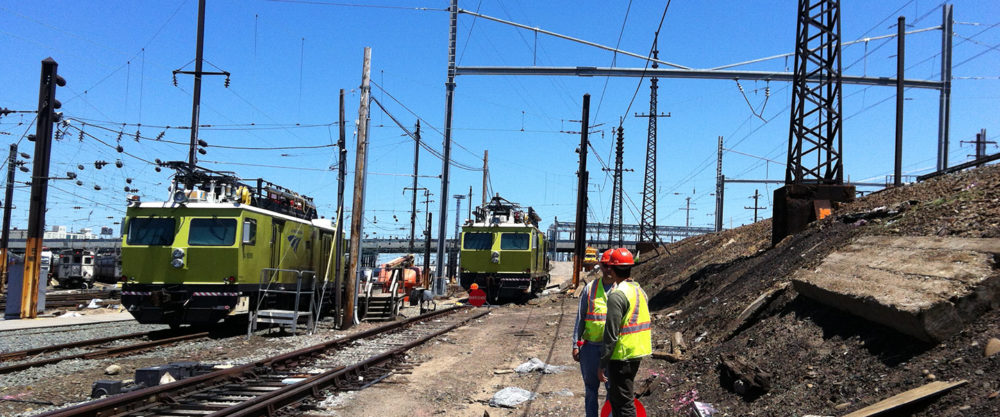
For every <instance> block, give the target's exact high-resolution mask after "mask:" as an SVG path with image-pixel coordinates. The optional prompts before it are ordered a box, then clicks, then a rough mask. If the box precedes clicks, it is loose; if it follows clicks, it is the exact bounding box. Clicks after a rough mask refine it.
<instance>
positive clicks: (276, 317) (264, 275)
mask: <svg viewBox="0 0 1000 417" xmlns="http://www.w3.org/2000/svg"><path fill="white" fill-rule="evenodd" d="M282 273H285V274H295V290H290V289H287V288H286V287H284V286H281V285H280V283H279V282H277V281H279V277H280V276H281V274H282ZM306 280H308V282H307V283H305V284H306V285H305V286H307V287H308V288H303V287H304V285H303V284H304V281H306ZM316 281H317V280H316V273H315V272H314V271H300V270H295V269H280V268H264V269H262V270H261V271H260V283H259V284H258V285H259V287H258V288H259V289H258V297H257V305H256V308H254V309H253V310H252V311H251V312H250V319H249V320H248V321H249V324H248V325H247V338H249V337H250V335H252V334H253V332H254V331H255V330H257V325H258V324H259V323H271V324H277V325H279V326H287V327H290V328H291V330H292V335H295V332H296V331H297V329H298V325H299V321H300V319H301V318H303V317H304V318H306V329H307V332H308V333H309V334H312V333H313V332H315V331H316V320H315V316H314V313H313V312H314V306H315V305H316ZM272 286H275V287H276V288H272ZM304 293H305V294H306V295H307V296H308V297H307V298H306V300H307V303H308V305H307V306H305V309H303V308H302V306H301V302H302V296H303V294H304ZM280 294H288V295H294V301H293V303H292V309H291V310H282V309H273V308H265V306H266V305H267V302H268V301H270V300H271V299H272V298H273V297H275V296H278V295H280Z"/></svg>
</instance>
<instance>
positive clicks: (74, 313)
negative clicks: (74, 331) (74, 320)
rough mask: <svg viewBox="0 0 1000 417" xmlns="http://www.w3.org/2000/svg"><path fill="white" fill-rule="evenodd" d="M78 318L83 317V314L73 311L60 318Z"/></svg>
mask: <svg viewBox="0 0 1000 417" xmlns="http://www.w3.org/2000/svg"><path fill="white" fill-rule="evenodd" d="M80 316H83V314H80V313H77V312H75V311H70V312H68V313H66V314H63V315H62V317H80Z"/></svg>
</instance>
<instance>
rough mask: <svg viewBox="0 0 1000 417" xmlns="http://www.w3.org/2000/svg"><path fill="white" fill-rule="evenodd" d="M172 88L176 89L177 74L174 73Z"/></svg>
mask: <svg viewBox="0 0 1000 417" xmlns="http://www.w3.org/2000/svg"><path fill="white" fill-rule="evenodd" d="M174 87H177V73H174Z"/></svg>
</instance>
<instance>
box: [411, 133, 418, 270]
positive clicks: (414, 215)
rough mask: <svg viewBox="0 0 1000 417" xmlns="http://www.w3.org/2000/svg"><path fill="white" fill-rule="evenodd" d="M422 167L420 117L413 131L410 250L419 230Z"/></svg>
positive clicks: (412, 248)
mask: <svg viewBox="0 0 1000 417" xmlns="http://www.w3.org/2000/svg"><path fill="white" fill-rule="evenodd" d="M419 167H420V119H417V130H416V132H413V203H412V204H411V205H410V252H411V253H412V252H413V250H414V235H415V234H416V230H417V169H418V168H419Z"/></svg>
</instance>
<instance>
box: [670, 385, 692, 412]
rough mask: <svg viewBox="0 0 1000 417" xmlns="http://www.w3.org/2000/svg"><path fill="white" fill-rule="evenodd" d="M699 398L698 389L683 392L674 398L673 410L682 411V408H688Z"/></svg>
mask: <svg viewBox="0 0 1000 417" xmlns="http://www.w3.org/2000/svg"><path fill="white" fill-rule="evenodd" d="M697 400H698V390H696V389H693V390H691V391H688V392H685V393H683V394H681V395H680V396H679V397H677V399H675V400H674V404H673V407H672V408H673V410H674V412H675V413H676V412H680V411H681V410H683V409H685V408H687V407H688V406H690V405H692V404H694V402H695V401H697Z"/></svg>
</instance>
